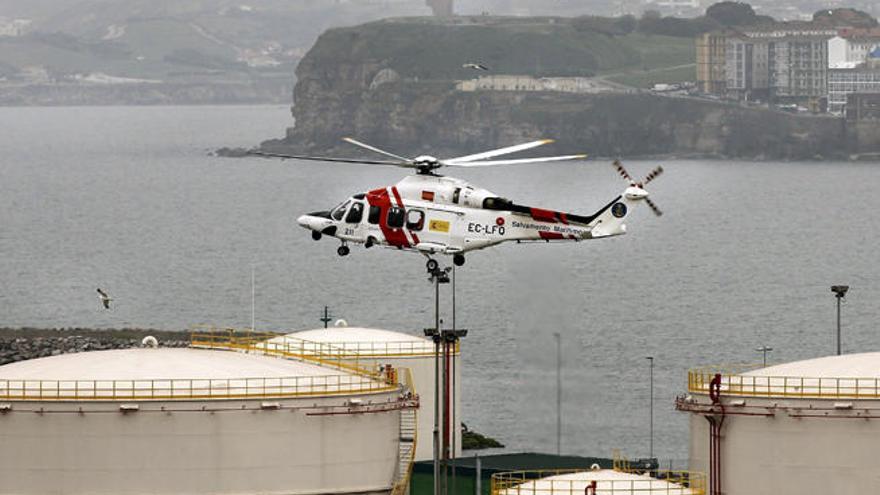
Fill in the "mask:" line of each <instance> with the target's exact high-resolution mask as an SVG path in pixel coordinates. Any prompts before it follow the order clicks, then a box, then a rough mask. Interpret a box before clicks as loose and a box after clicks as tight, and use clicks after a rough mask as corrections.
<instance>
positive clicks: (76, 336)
mask: <svg viewBox="0 0 880 495" xmlns="http://www.w3.org/2000/svg"><path fill="white" fill-rule="evenodd" d="M147 335H152V336H153V337H156V340H158V341H159V346H160V347H187V346H189V332H188V331H183V330H172V331H169V330H151V329H129V328H126V329H107V330H96V329H91V328H57V329H56V328H52V329H45V328H0V365H4V364H9V363H15V362H18V361H24V360H26V359H36V358H41V357H48V356H57V355H60V354H71V353H77V352H87V351H102V350H108V349H126V348H131V347H140V345H141V341H142V340H143V338H144V337H146V336H147Z"/></svg>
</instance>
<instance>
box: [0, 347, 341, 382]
mask: <svg viewBox="0 0 880 495" xmlns="http://www.w3.org/2000/svg"><path fill="white" fill-rule="evenodd" d="M348 374H349V373H347V372H344V371H340V370H336V369H328V368H324V367H321V366H317V365H314V364H309V363H304V362H301V361H294V360H288V359H277V358H272V357H265V356H258V355H252V354H244V353H239V352H228V351H216V350H214V351H212V350H200V349H168V348H160V349H117V350H108V351H92V352H81V353H76V354H61V355H58V356H51V357H44V358H39V359H30V360H26V361H19V362H17V363H12V364H6V365H3V366H0V380H23V379H27V380H117V381H118V380H153V379H156V380H176V379H221V380H222V379H234V378H258V377H259V378H279V377H301V376H303V377H307V376H327V375H348Z"/></svg>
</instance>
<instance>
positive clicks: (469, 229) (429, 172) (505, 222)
mask: <svg viewBox="0 0 880 495" xmlns="http://www.w3.org/2000/svg"><path fill="white" fill-rule="evenodd" d="M343 140H344V141H346V142H348V143H350V144H353V145H355V146H359V147H361V148H364V149H367V150H369V151H372V152H375V153H378V154H381V155H384V156H386V157H388V158H391V159H392V160H369V159H350V158H334V157H325V156H308V155H288V154H280V153H268V152H261V151H252V152H251V154H253V155H258V156H263V157H273V158H282V159H298V160H313V161H322V162H341V163H357V164H367V165H387V166H396V167H402V168H408V169H412V170H415V172H416V173H415V174H414V175H410V176H407V177H405V178H403V179H402V180H401V181H400V182H398V183H397V184H395V185H392V186H387V187H381V188H378V189H373V190H370V191H367V192H362V193H358V194H354V195H352V196H351V197H349V198H347V199H346V200H344V201H342V202H341V203H339V204H338V205H337V206H336V207H334V208H332V209H330V210H325V211H316V212H312V213H308V214H305V215H302V216H300V217H299V218H297V223H298V224H299V225H300V226H302V227H303V228H305V229H308V230H309V231H311V235H312V239H314V240H316V241H318V240H321V239H322V238H323V237H324V236H327V237H334V238H336V239H339V240H340V241H341V244H340V245H339V247H338V248H337V254H338V255H339V256H347V255H348V254H349V253H350V248H349V244H350V243H356V244H363V245H364V247H366V248H371V247H373V246H383V247H389V248H393V249H398V250H404V251H413V252H418V253H421V254H423V255H425V256H426V257H427V258H428V261H427V269H428V270H429V271H433V270H436V269H437V267H438V266H439V264H438V262H437V260H436V259H434V257H433V256H434V255H450V256H452V261H453V263H454V264H455V265H456V266H462V265H464V263H465V254H466V253H468V252H471V251H476V250H480V249H485V248H488V247H491V246H496V245H498V244H501V243H504V242H516V243H524V242H547V243H549V242H560V241H570V242H571V241H574V242H577V241H582V240H588V239H600V238H605V237H612V236H618V235H622V234H625V233H626V224H625V220H626V218H627V217H628V215H629V213H630V211H631V210H632V208H633V207H634V206H635V205H636V204H638V203H639V202H642V201H644V202H645V203H647V205H648V206H649V207H650V208H651V210H652V211H653V212H654V213H655V214H656V215H658V216H660V215H662V212H661V211H660V209H659V208H658V207H657V205H655V204H654V203H653V202H652V201H651V200H650V199H649V198H648V192H647V191H646V190H645V186H646V185H647V184H648V183H650V182H651V181H653V180H654V179H656V178H657V177H658V176H659V175H660V174H661V173H663V167H657V168H655V169H654V170H652V171H651V172H650V173H649V174H648V175H647V176H646V177H645V178H644V179H642V180H641V181H636V180H635V179H633V178H632V177H631V176H630V174H629V173H628V172H627V170H626V169H625V168H624V167H623V165H622V164H621V163H620V161H619V160H615V161H614V163H613V165H614V167H615V168H616V169H617V172H618V173H619V174H620V176H621V177H622V178H623V179H625V180H626V181H628V182H629V184H628V186H627V187H626V189H625V190H624V191H623V192H622V193H621V194H620V195H618V196H616V197H615V198H614V199H612V200H611V201H610V202H608V203H607V204H606V205H605V206H603V207H602V208H600V209H599V210H598V211H596V212H595V213H593V214H591V215H581V214H576V213H566V212H561V211H555V210H549V209H543V208H537V207H533V206H526V205H522V204H519V203H514V202H513V201H511V200H509V199H506V198H504V197H502V196H499V195H498V194H495V193H493V192H491V191H489V190H487V189H483V188H481V187H476V186H474V185H472V184H470V183H468V182H467V181H464V180H462V179H457V178H454V177H446V176H442V175H439V174H437V173H435V171H436V170H437V169H439V168H441V167H487V166H496V165H517V164H526V163H541V162H556V161H568V160H582V159H585V158H586V155H583V154H579V155H565V156H551V157H537V158H520V159H502V160H490V158H495V157H498V156H501V155H507V154H510V153H516V152H519V151H524V150H528V149H532V148H536V147H538V146H542V145H545V144H549V143H552V142H553V140H551V139H542V140H538V141H531V142H528V143H523V144H518V145H515V146H508V147H505V148H500V149H496V150H491V151H485V152H482V153H476V154H472V155H466V156H460V157H457V158H449V159H438V158H436V157H433V156H429V155H422V156H417V157H415V158H407V157H404V156H401V155H398V154H395V153H391V152H388V151H385V150H382V149H380V148H377V147H375V146H372V145H369V144H366V143H363V142H360V141H357V140H355V139H352V138H343Z"/></svg>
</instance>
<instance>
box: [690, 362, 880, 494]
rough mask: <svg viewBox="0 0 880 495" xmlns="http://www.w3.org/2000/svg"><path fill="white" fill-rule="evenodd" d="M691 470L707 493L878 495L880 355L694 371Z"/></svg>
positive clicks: (691, 400) (691, 386)
mask: <svg viewBox="0 0 880 495" xmlns="http://www.w3.org/2000/svg"><path fill="white" fill-rule="evenodd" d="M688 389H689V390H688V394H687V395H685V396H681V397H679V398H678V399H677V400H676V407H677V409H679V410H681V411H686V412H688V413H690V469H692V470H699V471H705V472H706V473H707V474H708V476H709V483H710V487H712V488H713V489H714V492H713V493H715V492H717V493H724V494H725V495H761V494H777V493H840V494H843V493H852V494H857V493H858V494H862V493H880V476H878V474H877V473H878V470H877V456H876V453H877V445H880V353H877V352H872V353H863V354H848V355H842V356H832V357H823V358H818V359H810V360H806V361H798V362H793V363H788V364H781V365H776V366H770V367H766V368H758V367H747V366H741V367H709V368H700V369H694V370H691V371H690V372H689V374H688Z"/></svg>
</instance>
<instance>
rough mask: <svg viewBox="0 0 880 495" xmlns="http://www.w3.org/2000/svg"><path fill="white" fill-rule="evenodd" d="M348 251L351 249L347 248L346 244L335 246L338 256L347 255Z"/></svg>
mask: <svg viewBox="0 0 880 495" xmlns="http://www.w3.org/2000/svg"><path fill="white" fill-rule="evenodd" d="M350 252H351V249H349V248H348V246H346V245H345V244H343V245H341V246H339V247H338V248H336V254H338V255H339V256H348V253H350Z"/></svg>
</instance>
